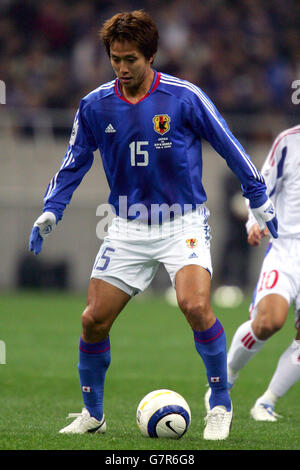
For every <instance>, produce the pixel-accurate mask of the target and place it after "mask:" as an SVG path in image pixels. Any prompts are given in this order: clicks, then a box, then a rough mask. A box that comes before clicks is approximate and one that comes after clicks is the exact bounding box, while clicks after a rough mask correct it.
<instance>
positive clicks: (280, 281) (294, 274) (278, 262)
mask: <svg viewBox="0 0 300 470" xmlns="http://www.w3.org/2000/svg"><path fill="white" fill-rule="evenodd" d="M269 294H279V295H281V296H282V297H284V298H285V299H286V300H287V302H288V304H289V305H291V304H292V303H293V302H294V304H295V324H296V327H298V325H299V326H300V239H290V238H278V239H276V240H272V242H270V243H269V244H268V246H267V249H266V253H265V258H264V261H263V264H262V267H261V271H260V275H259V278H258V283H257V285H256V288H255V290H254V294H253V299H252V303H251V305H250V318H251V319H253V318H255V316H256V313H257V305H258V303H259V302H260V300H261V299H263V298H264V297H265V296H266V295H269Z"/></svg>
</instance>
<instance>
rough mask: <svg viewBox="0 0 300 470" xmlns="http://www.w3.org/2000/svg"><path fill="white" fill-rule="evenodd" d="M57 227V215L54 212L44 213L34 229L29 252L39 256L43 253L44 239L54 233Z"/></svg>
mask: <svg viewBox="0 0 300 470" xmlns="http://www.w3.org/2000/svg"><path fill="white" fill-rule="evenodd" d="M55 226H56V216H55V214H53V212H43V214H42V215H40V217H39V218H38V219H37V220H36V221H35V223H34V225H33V227H32V231H31V234H30V238H29V250H30V251H33V252H34V254H35V255H38V254H39V253H40V252H41V249H42V245H43V241H44V238H45V237H46V236H47V235H49V233H51V232H52V230H53V228H54V227H55Z"/></svg>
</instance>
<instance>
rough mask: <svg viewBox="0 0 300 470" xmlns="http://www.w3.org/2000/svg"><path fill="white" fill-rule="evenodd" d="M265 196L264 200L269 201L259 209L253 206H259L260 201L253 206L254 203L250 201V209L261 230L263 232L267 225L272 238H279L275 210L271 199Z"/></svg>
mask: <svg viewBox="0 0 300 470" xmlns="http://www.w3.org/2000/svg"><path fill="white" fill-rule="evenodd" d="M264 196H265V197H264V199H266V198H267V199H266V200H265V202H264V203H263V204H261V205H258V207H253V205H255V206H257V204H260V201H256V203H255V204H253V202H252V203H251V200H250V208H251V211H252V213H253V215H254V217H255V219H256V221H257V223H258V225H259V228H260V230H263V229H264V228H265V225H266V226H267V227H268V229H269V232H270V234H271V235H272V237H273V238H278V233H277V230H278V222H277V217H276V213H275V209H274V206H273V203H272V201H271V199H269V198H268V197H267V196H266V195H264Z"/></svg>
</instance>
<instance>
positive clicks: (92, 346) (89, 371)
mask: <svg viewBox="0 0 300 470" xmlns="http://www.w3.org/2000/svg"><path fill="white" fill-rule="evenodd" d="M109 364H110V342H109V337H108V338H106V339H105V340H103V341H100V342H99V343H85V342H84V341H83V340H82V339H81V338H80V343H79V363H78V371H79V378H80V385H81V393H82V398H83V403H84V405H85V408H86V409H87V410H88V411H89V413H90V415H91V416H93V417H94V418H96V419H98V420H99V421H100V420H101V419H102V416H103V392H104V380H105V374H106V371H107V369H108V366H109Z"/></svg>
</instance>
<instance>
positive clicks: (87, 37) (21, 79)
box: [0, 0, 300, 113]
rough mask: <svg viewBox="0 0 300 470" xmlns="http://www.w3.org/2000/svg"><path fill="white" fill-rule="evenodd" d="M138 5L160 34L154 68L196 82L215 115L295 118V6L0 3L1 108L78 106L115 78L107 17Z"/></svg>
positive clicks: (151, 0)
mask: <svg viewBox="0 0 300 470" xmlns="http://www.w3.org/2000/svg"><path fill="white" fill-rule="evenodd" d="M139 8H144V9H145V10H146V11H148V12H149V13H150V14H151V15H152V17H153V18H154V20H155V21H156V23H157V24H158V27H159V30H160V36H161V37H160V50H159V53H158V54H157V57H156V61H155V66H156V68H157V69H160V70H163V71H164V72H166V73H171V74H174V75H177V76H178V77H181V78H185V79H187V80H190V81H192V82H194V83H197V84H198V85H199V86H200V87H201V88H202V89H203V90H204V91H205V92H206V93H207V94H208V95H209V96H210V97H212V98H213V101H214V103H215V104H216V106H217V107H218V108H219V109H220V110H221V112H223V113H224V112H225V113H226V112H231V113H236V112H237V113H249V112H255V113H257V112H260V111H261V110H263V111H270V112H274V111H275V112H276V111H277V110H280V111H281V112H282V111H284V112H286V113H291V112H292V113H293V112H295V106H293V104H292V101H291V94H292V89H291V84H292V82H293V80H295V79H296V78H297V74H298V76H299V65H300V58H299V43H300V33H299V28H298V26H297V21H298V18H299V17H300V4H299V2H297V1H296V0H285V1H284V2H282V1H280V0H240V1H239V2H232V1H225V0H201V1H199V0H188V1H186V0H167V1H164V2H161V0H146V1H144V2H140V1H137V0H130V1H129V0H128V1H127V0H122V1H120V0H94V1H83V0H51V2H41V1H38V0H1V4H0V79H1V80H3V81H4V82H5V84H6V90H7V92H6V93H7V99H6V102H7V105H9V106H13V107H15V106H16V107H44V108H75V107H77V105H78V103H79V101H80V98H81V97H82V96H84V94H85V93H88V92H89V91H91V90H92V89H94V88H96V87H97V86H99V84H101V83H103V82H105V81H108V80H110V79H112V78H113V77H112V72H111V67H110V64H109V61H108V60H107V57H106V52H105V50H104V48H103V46H102V44H101V42H100V41H99V40H98V35H97V33H98V30H99V28H100V26H101V24H102V23H103V21H104V20H105V19H107V18H108V17H110V16H111V15H112V14H114V13H116V12H118V11H126V10H133V9H139Z"/></svg>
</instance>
